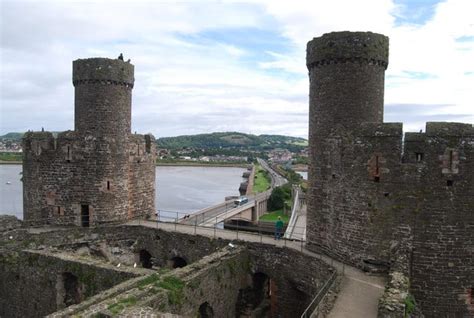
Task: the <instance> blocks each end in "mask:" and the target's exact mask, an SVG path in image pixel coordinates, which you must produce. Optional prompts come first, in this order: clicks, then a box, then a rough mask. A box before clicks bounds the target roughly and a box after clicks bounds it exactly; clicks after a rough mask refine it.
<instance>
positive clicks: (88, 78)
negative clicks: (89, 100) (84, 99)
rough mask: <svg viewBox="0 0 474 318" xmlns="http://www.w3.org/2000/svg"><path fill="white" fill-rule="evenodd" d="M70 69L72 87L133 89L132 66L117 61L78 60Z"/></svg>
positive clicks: (104, 59) (103, 59)
mask: <svg viewBox="0 0 474 318" xmlns="http://www.w3.org/2000/svg"><path fill="white" fill-rule="evenodd" d="M72 68H73V70H72V73H73V77H72V83H73V84H74V86H77V85H85V84H101V85H122V86H126V87H130V88H133V84H134V82H135V78H134V66H133V64H130V63H127V62H124V61H122V60H119V59H107V58H89V59H79V60H75V61H74V62H73V64H72Z"/></svg>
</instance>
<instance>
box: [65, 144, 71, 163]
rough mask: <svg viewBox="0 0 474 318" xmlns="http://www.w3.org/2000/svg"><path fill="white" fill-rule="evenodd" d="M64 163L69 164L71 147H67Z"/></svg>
mask: <svg viewBox="0 0 474 318" xmlns="http://www.w3.org/2000/svg"><path fill="white" fill-rule="evenodd" d="M66 161H67V162H71V146H69V145H68V146H67V156H66Z"/></svg>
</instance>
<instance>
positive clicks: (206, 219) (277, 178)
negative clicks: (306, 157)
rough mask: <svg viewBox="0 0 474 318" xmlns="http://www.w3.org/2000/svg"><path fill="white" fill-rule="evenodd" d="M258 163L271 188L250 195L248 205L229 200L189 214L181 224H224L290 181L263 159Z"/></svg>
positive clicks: (181, 220)
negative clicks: (236, 203)
mask: <svg viewBox="0 0 474 318" xmlns="http://www.w3.org/2000/svg"><path fill="white" fill-rule="evenodd" d="M257 161H258V163H259V164H260V165H261V166H262V167H263V169H265V170H266V171H268V173H269V175H270V177H271V179H272V186H271V188H270V189H269V190H268V191H266V192H264V193H259V194H257V195H248V196H247V198H248V203H246V204H244V205H240V206H235V204H234V200H228V201H225V202H223V203H219V204H216V205H214V206H211V207H208V208H206V209H203V210H201V211H198V212H196V213H194V214H188V215H186V216H185V217H183V218H181V219H180V221H179V223H181V224H187V225H198V226H215V225H216V224H218V223H220V222H223V221H224V220H225V219H228V218H230V217H232V216H234V215H236V214H238V213H240V212H242V211H245V210H247V209H249V208H251V207H253V206H255V199H256V198H257V200H259V199H262V198H265V197H268V196H270V193H271V191H272V189H273V188H275V187H279V186H282V185H283V184H285V183H287V182H288V181H287V180H286V179H285V178H283V177H282V176H281V175H279V174H278V173H276V172H275V170H273V169H272V168H271V167H270V166H269V165H268V164H267V163H266V162H265V160H263V159H260V158H257Z"/></svg>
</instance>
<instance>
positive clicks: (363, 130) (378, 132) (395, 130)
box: [353, 123, 403, 137]
mask: <svg viewBox="0 0 474 318" xmlns="http://www.w3.org/2000/svg"><path fill="white" fill-rule="evenodd" d="M353 134H354V135H357V136H366V137H394V136H397V137H401V136H403V124H402V123H361V124H360V126H359V127H357V128H356V129H355V130H354V131H353Z"/></svg>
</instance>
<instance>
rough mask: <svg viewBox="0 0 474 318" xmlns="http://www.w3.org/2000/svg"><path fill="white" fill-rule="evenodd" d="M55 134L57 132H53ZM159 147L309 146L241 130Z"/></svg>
mask: <svg viewBox="0 0 474 318" xmlns="http://www.w3.org/2000/svg"><path fill="white" fill-rule="evenodd" d="M53 134H56V133H54V132H53ZM22 137H23V133H19V132H10V133H8V134H5V135H3V136H0V140H11V141H18V142H19V141H21V138H22ZM156 142H157V144H158V147H159V148H167V149H172V150H176V149H183V148H193V149H205V150H208V149H221V150H224V151H225V150H226V149H229V150H231V149H239V150H255V151H266V150H271V149H275V148H284V149H288V150H290V151H299V150H301V149H303V148H304V147H307V146H308V141H307V140H306V139H304V138H299V137H290V136H282V135H259V136H256V135H252V134H244V133H240V132H216V133H210V134H199V135H185V136H177V137H164V138H158V139H157V140H156Z"/></svg>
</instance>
